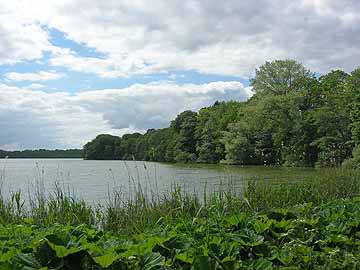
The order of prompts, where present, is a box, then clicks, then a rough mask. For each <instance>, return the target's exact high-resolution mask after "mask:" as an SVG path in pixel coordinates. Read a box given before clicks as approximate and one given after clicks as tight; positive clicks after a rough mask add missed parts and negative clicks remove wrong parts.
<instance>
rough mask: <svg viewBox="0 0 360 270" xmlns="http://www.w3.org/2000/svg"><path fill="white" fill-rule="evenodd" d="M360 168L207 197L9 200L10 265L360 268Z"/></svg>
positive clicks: (256, 183)
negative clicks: (101, 201) (100, 201)
mask: <svg viewBox="0 0 360 270" xmlns="http://www.w3.org/2000/svg"><path fill="white" fill-rule="evenodd" d="M359 179H360V178H359V174H358V172H356V171H351V170H330V171H329V172H328V173H326V174H323V175H321V176H318V177H302V178H299V179H296V180H295V179H294V180H290V179H288V180H286V179H282V180H279V181H271V182H270V181H267V180H266V179H256V178H254V179H247V180H246V183H245V185H244V189H243V190H241V192H239V191H238V190H236V189H232V187H231V186H229V187H227V188H225V187H223V188H222V189H221V191H216V192H215V191H214V192H211V193H207V192H205V191H204V192H203V194H202V195H201V196H199V195H198V194H192V193H187V192H183V191H182V190H181V189H179V188H174V189H173V190H172V191H169V192H167V193H161V194H160V193H159V192H155V193H149V192H146V191H144V189H143V188H142V187H141V186H138V188H137V189H136V191H135V192H134V193H133V194H130V196H128V197H126V198H125V197H124V196H123V195H122V193H120V192H116V191H114V192H113V193H112V194H111V195H109V201H108V203H107V204H105V205H98V206H93V205H89V204H88V203H86V202H85V201H83V200H81V199H76V198H74V197H72V196H71V195H70V194H69V193H68V192H65V191H64V190H63V189H61V188H59V186H57V188H56V190H55V192H53V193H51V194H50V195H45V194H44V193H43V192H40V191H39V190H37V191H36V192H35V194H34V195H33V196H30V198H29V199H28V200H25V199H24V196H23V194H22V193H21V192H20V191H18V192H14V193H11V195H10V197H9V198H5V197H3V196H0V270H3V269H9V270H11V269H24V270H31V269H44V270H45V269H65V270H67V269H74V270H77V269H79V270H81V269H201V270H202V269H210V270H211V269H360V265H359V258H360V257H359V255H360V254H359V247H360V244H359V242H360V241H359V237H360V199H359V198H360V197H359V194H360V193H359V191H360V183H359V182H360V181H359Z"/></svg>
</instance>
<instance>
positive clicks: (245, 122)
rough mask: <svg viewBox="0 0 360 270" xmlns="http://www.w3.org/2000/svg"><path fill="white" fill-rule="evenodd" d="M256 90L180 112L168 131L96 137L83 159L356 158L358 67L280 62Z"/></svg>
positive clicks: (281, 161)
mask: <svg viewBox="0 0 360 270" xmlns="http://www.w3.org/2000/svg"><path fill="white" fill-rule="evenodd" d="M251 85H252V87H253V91H254V95H253V96H252V97H251V98H250V99H249V100H248V101H246V102H236V101H230V102H216V103H215V104H214V105H213V106H210V107H207V108H203V109H201V110H200V111H198V112H191V111H185V112H182V113H181V114H179V115H178V116H177V117H176V119H174V120H173V121H172V122H171V125H170V127H168V128H164V129H158V130H154V129H151V130H148V131H147V132H146V133H145V134H143V135H142V134H139V133H135V134H127V135H124V136H122V137H121V138H119V137H115V136H110V135H99V136H98V137H96V138H95V139H94V140H93V141H91V142H89V143H87V144H86V145H85V147H84V150H85V151H84V153H85V158H87V159H136V160H150V161H166V162H204V163H218V162H221V161H223V162H227V163H231V164H256V165H264V164H266V165H287V166H315V165H318V166H338V165H341V164H342V162H343V161H344V160H346V159H349V158H351V156H352V151H353V148H354V147H355V146H356V145H357V144H359V142H360V131H359V130H360V69H357V70H355V71H353V72H352V73H351V74H347V73H345V72H343V71H341V70H334V71H331V72H329V73H328V74H326V75H323V76H319V77H316V76H315V75H314V74H312V73H311V72H310V71H309V70H307V69H306V68H304V67H303V66H302V65H301V64H299V63H297V62H295V61H292V60H285V61H280V60H277V61H273V62H267V63H266V64H265V65H263V66H261V67H260V68H259V69H258V70H257V71H256V76H255V78H254V79H252V80H251ZM353 161H354V160H353ZM354 163H356V162H348V164H350V165H351V166H352V167H354Z"/></svg>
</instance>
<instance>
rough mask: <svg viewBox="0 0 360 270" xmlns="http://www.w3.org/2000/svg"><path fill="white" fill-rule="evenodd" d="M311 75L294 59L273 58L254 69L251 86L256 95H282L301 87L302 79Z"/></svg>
mask: <svg viewBox="0 0 360 270" xmlns="http://www.w3.org/2000/svg"><path fill="white" fill-rule="evenodd" d="M312 76H313V75H312V74H311V72H310V71H309V70H307V69H306V68H305V67H304V66H303V65H301V64H300V63H298V62H296V61H294V60H275V61H272V62H266V63H265V64H264V65H262V66H260V67H259V68H258V69H256V75H255V78H254V79H252V80H251V86H252V87H253V91H254V92H255V93H256V94H258V95H284V94H287V93H289V92H291V91H296V90H300V89H303V87H302V86H303V82H304V80H306V79H307V78H310V77H312Z"/></svg>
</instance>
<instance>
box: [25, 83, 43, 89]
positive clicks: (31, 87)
mask: <svg viewBox="0 0 360 270" xmlns="http://www.w3.org/2000/svg"><path fill="white" fill-rule="evenodd" d="M44 87H45V85H43V84H40V83H32V84H30V85H29V86H28V88H30V89H40V88H44Z"/></svg>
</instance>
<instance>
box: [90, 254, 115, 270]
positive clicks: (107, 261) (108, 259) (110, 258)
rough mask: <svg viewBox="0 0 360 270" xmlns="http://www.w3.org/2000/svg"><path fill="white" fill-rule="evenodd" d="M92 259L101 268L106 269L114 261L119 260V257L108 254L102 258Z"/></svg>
mask: <svg viewBox="0 0 360 270" xmlns="http://www.w3.org/2000/svg"><path fill="white" fill-rule="evenodd" d="M93 259H94V261H95V262H96V263H97V264H99V265H100V266H101V267H103V268H108V267H109V266H110V265H112V264H113V263H114V262H115V261H116V260H118V259H119V255H116V254H115V253H109V254H105V255H103V256H98V257H93Z"/></svg>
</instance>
